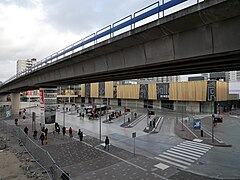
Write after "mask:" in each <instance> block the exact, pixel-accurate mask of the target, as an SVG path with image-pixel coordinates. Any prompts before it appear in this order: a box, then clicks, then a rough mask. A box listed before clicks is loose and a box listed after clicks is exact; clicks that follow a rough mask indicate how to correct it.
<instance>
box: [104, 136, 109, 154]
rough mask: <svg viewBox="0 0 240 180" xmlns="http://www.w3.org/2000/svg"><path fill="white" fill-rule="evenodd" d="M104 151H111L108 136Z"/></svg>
mask: <svg viewBox="0 0 240 180" xmlns="http://www.w3.org/2000/svg"><path fill="white" fill-rule="evenodd" d="M104 149H107V150H108V151H109V138H108V136H106V138H105V147H104Z"/></svg>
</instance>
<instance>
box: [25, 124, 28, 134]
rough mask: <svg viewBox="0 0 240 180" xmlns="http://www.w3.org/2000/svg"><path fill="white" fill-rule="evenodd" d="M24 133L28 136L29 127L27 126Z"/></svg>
mask: <svg viewBox="0 0 240 180" xmlns="http://www.w3.org/2000/svg"><path fill="white" fill-rule="evenodd" d="M24 132H25V133H26V134H28V127H27V126H26V127H25V128H24Z"/></svg>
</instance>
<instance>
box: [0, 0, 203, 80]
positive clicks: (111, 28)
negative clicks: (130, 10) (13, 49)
mask: <svg viewBox="0 0 240 180" xmlns="http://www.w3.org/2000/svg"><path fill="white" fill-rule="evenodd" d="M185 1H188V0H171V1H168V2H165V3H164V1H162V4H161V5H159V1H157V2H155V3H152V4H150V5H148V6H146V7H145V8H142V9H140V10H138V11H136V12H135V13H134V15H133V16H132V15H129V16H126V17H124V18H122V19H120V20H118V21H116V22H114V23H113V24H112V25H109V26H106V27H104V28H102V29H100V30H99V31H97V32H96V33H93V34H91V35H89V36H87V37H85V38H83V39H81V40H79V41H77V42H75V43H73V44H71V45H69V46H67V47H65V48H63V49H61V50H59V51H57V52H55V53H53V54H51V55H49V56H47V57H46V58H44V59H42V60H41V61H39V62H37V63H36V64H35V65H33V66H32V67H31V68H29V69H26V70H24V71H21V72H19V73H18V74H16V75H14V76H12V77H11V78H9V79H8V80H6V81H5V82H4V83H3V84H2V85H4V84H7V83H9V82H10V81H12V80H14V79H17V78H19V77H21V76H23V75H27V74H28V73H31V72H34V71H37V70H38V69H40V68H42V67H43V66H46V65H47V64H48V65H49V64H51V63H53V62H55V61H57V60H59V59H58V58H59V57H61V56H65V55H66V54H67V53H72V54H73V53H75V52H74V50H75V49H77V48H79V47H84V45H86V44H89V43H91V42H94V45H95V43H97V40H98V39H100V38H102V37H105V36H107V35H110V38H112V37H113V36H114V32H116V31H118V30H121V29H123V28H125V27H127V26H130V27H131V30H132V25H133V28H135V23H137V22H139V21H141V20H143V19H146V18H148V17H150V16H152V15H155V14H157V13H158V14H159V13H160V12H164V11H165V10H167V9H169V8H171V7H174V6H176V5H178V4H181V3H183V2H185ZM202 1H204V0H202ZM198 3H200V0H197V2H196V4H198ZM155 4H158V7H155V8H153V9H150V10H148V11H146V12H144V13H142V14H140V15H138V16H135V15H136V14H137V13H139V12H141V11H143V10H145V9H147V8H149V7H151V6H153V5H155ZM129 17H130V19H129V20H127V21H124V22H122V23H121V24H118V25H116V26H115V24H117V23H119V22H121V21H122V20H125V19H126V18H129ZM163 17H164V14H163ZM159 18H160V17H159V15H158V19H159ZM107 27H109V29H107V30H105V31H103V32H101V33H99V32H100V31H102V30H104V29H106V28H107ZM112 35H113V36H112Z"/></svg>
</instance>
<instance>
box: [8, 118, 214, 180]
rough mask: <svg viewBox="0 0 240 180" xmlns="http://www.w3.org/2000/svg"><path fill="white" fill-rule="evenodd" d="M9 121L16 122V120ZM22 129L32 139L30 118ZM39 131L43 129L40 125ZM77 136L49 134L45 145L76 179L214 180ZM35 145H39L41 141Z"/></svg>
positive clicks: (62, 166)
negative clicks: (81, 140) (27, 130)
mask: <svg viewBox="0 0 240 180" xmlns="http://www.w3.org/2000/svg"><path fill="white" fill-rule="evenodd" d="M7 122H8V123H10V124H13V123H14V122H13V120H8V121H7ZM19 126H20V127H21V128H24V127H25V126H27V127H28V128H29V131H30V132H29V137H30V138H32V132H31V123H30V119H27V120H26V121H25V122H23V121H22V120H19ZM37 129H38V131H39V129H40V127H39V125H38V124H37ZM38 135H40V133H38ZM73 135H74V137H73V138H70V137H68V136H63V135H62V134H56V133H55V134H53V133H49V134H48V144H45V145H42V147H43V148H44V149H46V150H47V151H48V152H49V153H50V154H51V156H52V157H53V159H54V160H55V161H56V163H57V164H58V165H59V166H60V167H61V168H62V169H63V170H65V171H66V172H68V173H69V174H70V176H71V178H73V179H81V180H85V179H86V180H87V179H99V180H107V179H121V180H122V179H144V180H147V179H149V180H150V179H151V180H152V179H193V178H195V179H210V178H207V177H203V176H197V175H193V174H191V173H186V172H184V171H182V170H181V169H182V168H178V167H176V166H168V167H167V168H163V166H164V165H165V166H166V164H164V163H163V161H162V160H159V159H157V158H149V157H146V156H143V155H140V154H135V155H134V154H133V153H132V152H129V151H126V150H124V149H122V148H119V147H117V146H115V145H111V146H110V150H109V151H107V150H105V149H104V147H103V146H102V142H101V143H100V141H99V139H96V138H94V137H92V136H90V135H87V136H84V140H83V142H80V141H79V140H78V137H77V132H76V131H75V132H74V133H73ZM110 141H111V139H110ZM35 142H36V143H39V142H38V140H35ZM110 143H111V142H110Z"/></svg>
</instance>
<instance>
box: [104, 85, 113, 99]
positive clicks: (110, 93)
mask: <svg viewBox="0 0 240 180" xmlns="http://www.w3.org/2000/svg"><path fill="white" fill-rule="evenodd" d="M105 98H113V81H108V82H105Z"/></svg>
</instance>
